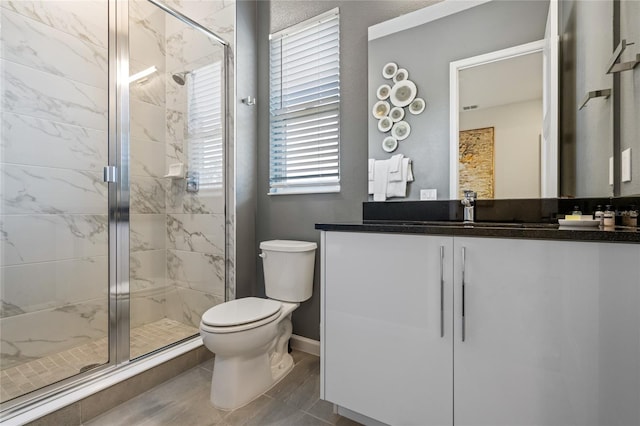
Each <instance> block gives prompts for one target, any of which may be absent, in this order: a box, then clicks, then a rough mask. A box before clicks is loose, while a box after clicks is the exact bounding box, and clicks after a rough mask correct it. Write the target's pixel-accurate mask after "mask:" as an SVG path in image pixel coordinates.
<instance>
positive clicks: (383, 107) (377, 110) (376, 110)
mask: <svg viewBox="0 0 640 426" xmlns="http://www.w3.org/2000/svg"><path fill="white" fill-rule="evenodd" d="M390 109H391V106H390V105H389V102H387V101H378V102H376V103H375V105H374V106H373V110H372V111H371V112H372V113H373V116H374V117H375V118H377V119H381V118H382V117H386V116H387V114H389V110H390Z"/></svg>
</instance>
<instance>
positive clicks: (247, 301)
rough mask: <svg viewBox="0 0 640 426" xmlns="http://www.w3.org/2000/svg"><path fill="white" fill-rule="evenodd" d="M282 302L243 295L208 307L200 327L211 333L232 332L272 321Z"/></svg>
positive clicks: (278, 313) (275, 317) (276, 316)
mask: <svg viewBox="0 0 640 426" xmlns="http://www.w3.org/2000/svg"><path fill="white" fill-rule="evenodd" d="M281 309H282V303H281V302H278V301H276V300H271V299H261V298H258V297H245V298H242V299H236V300H231V301H229V302H225V303H222V304H220V305H217V306H214V307H213V308H210V309H209V310H207V311H206V312H205V313H204V314H203V315H202V321H201V328H203V329H204V330H205V331H209V332H212V333H234V332H238V331H243V330H249V329H252V328H256V327H259V326H261V325H264V324H267V323H269V322H271V321H274V320H275V319H277V318H278V317H279V316H280V311H281Z"/></svg>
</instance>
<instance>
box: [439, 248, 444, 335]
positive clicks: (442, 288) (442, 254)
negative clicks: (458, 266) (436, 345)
mask: <svg viewBox="0 0 640 426" xmlns="http://www.w3.org/2000/svg"><path fill="white" fill-rule="evenodd" d="M440 337H444V246H440Z"/></svg>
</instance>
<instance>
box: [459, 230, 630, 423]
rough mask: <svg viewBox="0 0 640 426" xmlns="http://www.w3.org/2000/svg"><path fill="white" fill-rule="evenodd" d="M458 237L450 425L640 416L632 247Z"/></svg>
mask: <svg viewBox="0 0 640 426" xmlns="http://www.w3.org/2000/svg"><path fill="white" fill-rule="evenodd" d="M454 241H455V242H454V256H455V265H454V276H455V277H454V282H455V286H454V288H455V290H454V293H455V296H454V300H455V309H454V310H455V314H454V335H455V337H454V341H455V343H454V354H455V355H454V422H455V424H456V425H472V424H473V425H491V426H498V425H509V426H514V425H562V426H566V425H581V426H588V425H594V426H596V425H605V424H606V425H631V424H634V425H637V424H640V416H639V415H640V409H639V408H638V407H639V405H640V362H639V360H640V333H639V332H638V330H640V314H639V310H638V302H639V301H640V300H639V299H640V245H637V244H602V243H584V242H582V243H581V242H560V241H534V240H505V239H483V238H455V240H454ZM463 250H464V258H463V254H462V253H463ZM463 270H464V294H463V291H462V282H463ZM463 298H464V301H463ZM463 305H464V324H463V316H462V314H463ZM463 326H464V328H465V335H464V341H463V340H462V329H463Z"/></svg>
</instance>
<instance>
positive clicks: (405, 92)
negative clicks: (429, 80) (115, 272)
mask: <svg viewBox="0 0 640 426" xmlns="http://www.w3.org/2000/svg"><path fill="white" fill-rule="evenodd" d="M417 93H418V88H417V87H416V84H415V83H414V82H413V81H411V80H403V81H400V82H398V83H396V84H394V85H393V87H392V88H391V94H390V95H389V100H390V101H391V103H392V104H393V105H394V106H399V107H406V106H407V105H409V104H410V103H411V102H412V101H413V100H414V99H415V97H416V94H417Z"/></svg>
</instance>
